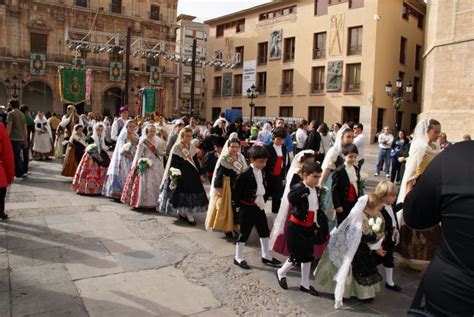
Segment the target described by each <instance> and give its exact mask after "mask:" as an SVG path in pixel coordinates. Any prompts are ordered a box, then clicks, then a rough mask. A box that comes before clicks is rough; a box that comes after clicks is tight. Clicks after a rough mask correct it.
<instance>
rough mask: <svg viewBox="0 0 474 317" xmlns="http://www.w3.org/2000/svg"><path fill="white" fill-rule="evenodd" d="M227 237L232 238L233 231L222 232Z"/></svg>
mask: <svg viewBox="0 0 474 317" xmlns="http://www.w3.org/2000/svg"><path fill="white" fill-rule="evenodd" d="M224 234H225V237H226V238H227V239H229V240H230V239H234V233H233V232H232V231H228V232H224Z"/></svg>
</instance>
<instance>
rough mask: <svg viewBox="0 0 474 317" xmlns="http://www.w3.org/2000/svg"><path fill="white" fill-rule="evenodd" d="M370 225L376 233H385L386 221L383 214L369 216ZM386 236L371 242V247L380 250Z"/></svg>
mask: <svg viewBox="0 0 474 317" xmlns="http://www.w3.org/2000/svg"><path fill="white" fill-rule="evenodd" d="M369 227H370V229H372V232H373V233H375V234H376V235H379V234H383V233H384V231H385V223H384V220H383V218H382V216H381V215H378V216H376V217H370V218H369ZM383 240H384V238H382V239H380V240H378V241H377V242H375V243H371V244H369V248H370V249H371V250H378V249H379V248H380V246H381V245H382V242H383Z"/></svg>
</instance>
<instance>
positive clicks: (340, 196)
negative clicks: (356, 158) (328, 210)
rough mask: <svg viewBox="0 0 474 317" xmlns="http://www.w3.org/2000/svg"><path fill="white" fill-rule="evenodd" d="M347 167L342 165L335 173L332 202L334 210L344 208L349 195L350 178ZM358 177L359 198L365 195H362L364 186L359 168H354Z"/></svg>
mask: <svg viewBox="0 0 474 317" xmlns="http://www.w3.org/2000/svg"><path fill="white" fill-rule="evenodd" d="M345 167H346V166H345V165H344V164H343V165H340V166H339V167H337V168H336V170H335V171H334V174H333V176H332V187H331V190H332V202H333V204H334V208H339V207H342V206H343V204H344V201H345V200H346V199H347V194H348V193H349V185H350V182H349V176H348V175H347V172H346V169H345ZM354 168H355V171H356V175H357V198H358V197H360V196H361V195H363V193H362V186H361V185H362V184H361V181H360V174H359V169H358V168H357V166H354ZM356 200H357V199H356Z"/></svg>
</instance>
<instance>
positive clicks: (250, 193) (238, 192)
mask: <svg viewBox="0 0 474 317" xmlns="http://www.w3.org/2000/svg"><path fill="white" fill-rule="evenodd" d="M262 176H263V186H265V191H267V184H266V180H265V173H264V172H263V171H262ZM256 194H257V181H256V179H255V175H254V174H253V170H252V167H251V166H250V167H249V168H247V169H246V170H245V171H243V172H242V173H240V174H239V176H237V179H236V180H235V185H234V191H233V192H232V201H233V202H234V204H235V206H237V207H240V206H242V205H244V206H245V205H246V204H242V203H241V201H244V202H246V203H247V204H252V203H254V202H255V199H256V198H257V195H256Z"/></svg>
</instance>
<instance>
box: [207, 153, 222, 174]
mask: <svg viewBox="0 0 474 317" xmlns="http://www.w3.org/2000/svg"><path fill="white" fill-rule="evenodd" d="M218 159H219V155H218V154H217V153H216V152H214V151H211V152H207V153H206V156H205V157H204V170H205V172H206V173H209V174H211V175H212V174H213V173H214V169H215V167H216V164H217V160H218Z"/></svg>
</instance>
